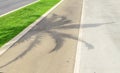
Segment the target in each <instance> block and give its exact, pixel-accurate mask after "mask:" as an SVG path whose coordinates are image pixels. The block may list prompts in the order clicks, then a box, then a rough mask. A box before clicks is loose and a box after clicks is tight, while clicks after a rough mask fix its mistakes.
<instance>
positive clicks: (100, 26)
mask: <svg viewBox="0 0 120 73" xmlns="http://www.w3.org/2000/svg"><path fill="white" fill-rule="evenodd" d="M119 5H120V0H116V1H115V0H84V7H83V15H82V25H81V28H82V32H81V33H82V36H81V39H83V40H84V41H87V42H88V43H89V44H88V45H85V44H84V43H82V46H81V47H80V49H81V54H80V55H81V57H80V58H81V63H80V73H120V6H119Z"/></svg>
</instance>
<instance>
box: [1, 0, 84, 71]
mask: <svg viewBox="0 0 120 73" xmlns="http://www.w3.org/2000/svg"><path fill="white" fill-rule="evenodd" d="M81 5H82V1H81V0H64V1H63V3H62V4H60V6H58V7H57V8H56V9H55V10H53V11H52V12H51V13H50V14H49V15H48V16H47V17H46V18H44V19H43V20H42V21H41V22H39V23H38V24H37V25H36V26H35V27H34V28H33V29H31V30H30V31H29V32H28V33H27V34H26V35H25V36H24V37H22V38H21V39H20V40H19V41H18V42H17V43H16V44H15V45H14V46H13V47H11V48H10V49H9V50H8V51H7V52H6V53H4V54H3V55H2V56H0V72H3V73H73V70H74V63H75V55H76V48H77V42H78V30H79V26H80V19H81ZM79 41H80V40H79Z"/></svg>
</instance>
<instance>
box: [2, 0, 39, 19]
mask: <svg viewBox="0 0 120 73" xmlns="http://www.w3.org/2000/svg"><path fill="white" fill-rule="evenodd" d="M36 2H38V0H37V1H35V2H32V3H29V4H27V5H24V6H21V7H19V8H17V9H14V10H12V11H9V12H7V13H5V14H2V15H0V17H3V16H5V15H7V14H10V13H12V12H15V11H17V10H19V9H22V8H24V7H26V6H29V5H32V4H34V3H36Z"/></svg>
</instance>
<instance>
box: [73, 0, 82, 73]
mask: <svg viewBox="0 0 120 73" xmlns="http://www.w3.org/2000/svg"><path fill="white" fill-rule="evenodd" d="M81 8H82V9H81V13H80V15H81V19H80V26H81V25H82V24H81V23H82V21H83V12H84V11H83V9H84V0H82V5H81ZM82 31H83V29H82V28H81V27H80V28H79V34H78V39H80V40H82V39H81V37H82ZM81 46H82V45H81V41H78V43H77V50H76V57H75V65H74V73H80V60H81V56H80V55H81Z"/></svg>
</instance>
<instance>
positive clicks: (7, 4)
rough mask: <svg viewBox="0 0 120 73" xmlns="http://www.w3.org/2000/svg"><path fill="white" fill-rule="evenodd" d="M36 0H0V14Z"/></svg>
mask: <svg viewBox="0 0 120 73" xmlns="http://www.w3.org/2000/svg"><path fill="white" fill-rule="evenodd" d="M34 1H37V0H0V15H3V14H5V13H8V12H9V11H12V10H15V9H17V8H19V7H21V6H25V5H27V4H29V3H32V2H34Z"/></svg>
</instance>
